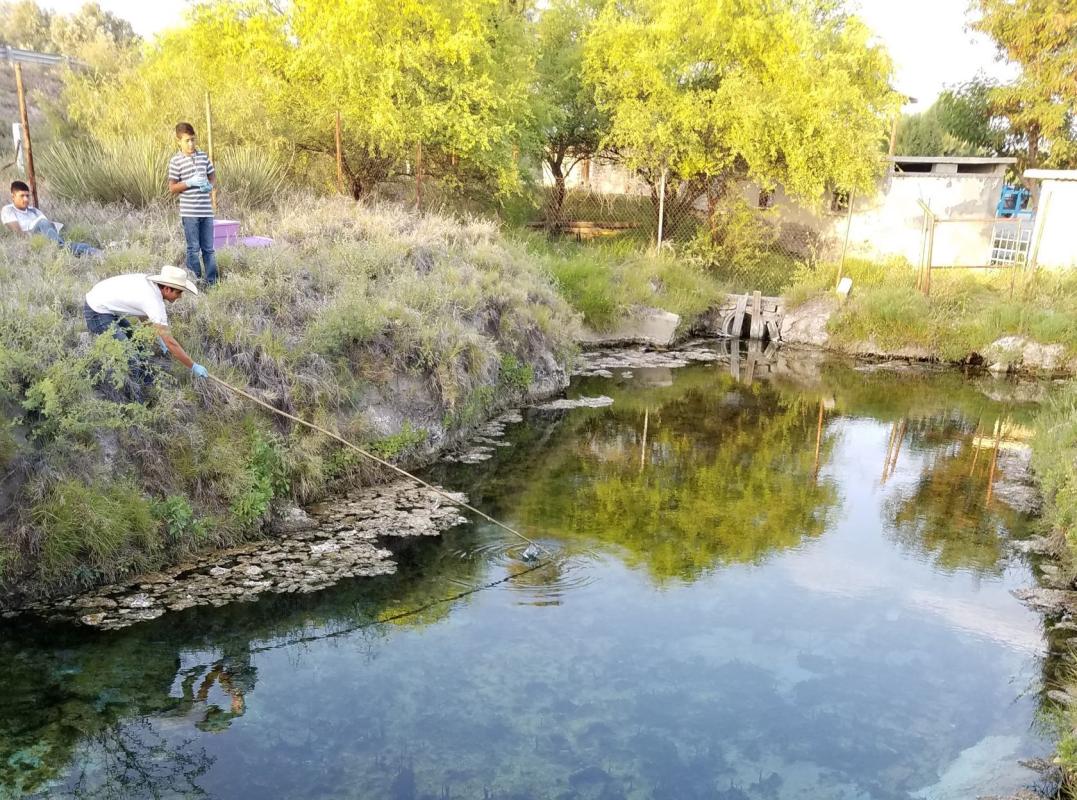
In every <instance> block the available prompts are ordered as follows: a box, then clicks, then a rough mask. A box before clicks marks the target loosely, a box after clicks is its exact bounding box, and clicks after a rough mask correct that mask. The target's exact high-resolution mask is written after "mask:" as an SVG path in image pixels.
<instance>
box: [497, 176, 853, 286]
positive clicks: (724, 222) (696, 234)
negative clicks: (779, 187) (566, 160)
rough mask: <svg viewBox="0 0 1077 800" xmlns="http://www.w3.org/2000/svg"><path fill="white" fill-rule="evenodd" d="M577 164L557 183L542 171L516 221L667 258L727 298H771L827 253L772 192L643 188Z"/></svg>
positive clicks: (807, 223)
mask: <svg viewBox="0 0 1077 800" xmlns="http://www.w3.org/2000/svg"><path fill="white" fill-rule="evenodd" d="M581 163H582V166H580V165H579V164H578V165H576V166H574V168H573V169H572V170H571V171H570V172H569V174H568V175H566V176H562V177H560V178H559V177H557V176H554V175H552V174H551V173H550V172H549V169H548V168H547V170H546V171H545V172H544V174H543V176H542V180H541V182H536V183H537V185H536V186H535V188H534V189H533V190H532V191H531V192H530V194H529V195H528V198H527V210H526V213H525V214H524V215H522V216H519V215H518V217H517V219H518V220H520V221H522V224H524V225H526V227H528V228H529V229H531V230H535V231H541V232H544V233H545V234H546V235H548V236H550V237H554V238H558V239H562V240H570V241H574V242H578V243H580V244H581V245H587V246H594V247H616V248H618V249H621V250H637V251H639V252H644V251H647V252H652V253H653V252H658V251H662V252H675V253H677V254H678V255H680V256H683V257H688V258H691V259H693V260H696V261H697V262H699V263H700V264H701V265H703V266H704V268H706V269H707V270H708V271H710V272H711V273H712V274H714V275H715V276H716V277H718V278H719V279H720V280H722V281H723V282H724V283H726V284H727V285H728V286H729V288H730V291H733V292H750V291H756V290H758V291H762V292H763V293H764V294H777V293H778V292H780V291H781V289H782V288H783V287H784V286H787V285H788V284H789V282H790V281H791V280H792V279H793V278H794V276H795V275H796V274H797V273H798V271H799V270H803V269H806V268H807V269H810V268H814V266H815V265H816V264H817V263H818V262H819V261H820V259H821V258H825V257H828V255H829V254H830V253H832V252H834V251H835V242H834V241H833V237H827V236H826V235H823V234H820V233H819V228H820V226H819V225H817V224H812V221H811V220H810V219H809V218H808V217H809V216H810V215H809V214H807V213H806V212H804V211H803V210H802V209H799V208H794V206H793V205H792V204H791V203H790V202H789V201H788V200H787V199H786V198H784V197H780V196H779V197H775V193H773V192H765V191H762V190H759V189H758V188H757V187H754V186H752V185H744V186H740V185H737V186H733V187H726V190H725V191H724V192H722V193H720V194H718V193H716V192H714V191H713V187H708V186H706V185H693V184H686V183H673V182H666V181H664V180H663V179H662V178H661V176H660V177H659V180H657V181H653V182H648V181H647V180H645V179H644V178H642V177H640V176H638V175H635V174H633V173H631V172H629V171H628V170H627V169H625V168H624V167H623V166H621V165H618V164H614V163H610V162H591V163H588V162H581ZM708 189H710V191H708Z"/></svg>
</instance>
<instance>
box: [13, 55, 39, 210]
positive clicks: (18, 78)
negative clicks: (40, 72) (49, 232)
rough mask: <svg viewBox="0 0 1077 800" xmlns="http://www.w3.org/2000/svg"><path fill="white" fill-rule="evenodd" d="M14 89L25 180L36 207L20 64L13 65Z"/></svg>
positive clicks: (28, 124) (35, 176)
mask: <svg viewBox="0 0 1077 800" xmlns="http://www.w3.org/2000/svg"><path fill="white" fill-rule="evenodd" d="M15 90H16V91H17V92H18V95H19V120H20V121H21V122H22V147H23V151H24V152H25V153H26V180H27V183H29V184H30V196H31V197H32V198H33V201H34V208H37V175H36V174H35V173H34V147H33V143H32V142H31V141H30V117H29V115H28V114H27V113H26V90H25V89H24V88H23V85H22V64H16V65H15Z"/></svg>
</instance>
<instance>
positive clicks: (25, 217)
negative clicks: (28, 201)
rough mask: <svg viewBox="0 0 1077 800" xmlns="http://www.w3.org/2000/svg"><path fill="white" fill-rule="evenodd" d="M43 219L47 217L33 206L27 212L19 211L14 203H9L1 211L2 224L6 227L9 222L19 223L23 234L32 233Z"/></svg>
mask: <svg viewBox="0 0 1077 800" xmlns="http://www.w3.org/2000/svg"><path fill="white" fill-rule="evenodd" d="M43 219H45V215H44V214H42V213H41V212H40V211H38V210H37V209H36V208H34V207H33V206H27V207H26V210H25V211H19V209H17V208H15V205H14V204H13V203H8V204H7V205H6V206H4V208H3V210H0V222H2V223H3V224H4V225H7V224H8V223H9V222H17V223H19V228H20V229H22V232H23V233H29V232H30V231H32V230H33V229H34V226H35V225H37V223H39V222H40V221H41V220H43Z"/></svg>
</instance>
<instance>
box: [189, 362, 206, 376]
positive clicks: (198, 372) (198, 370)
mask: <svg viewBox="0 0 1077 800" xmlns="http://www.w3.org/2000/svg"><path fill="white" fill-rule="evenodd" d="M191 373H192V374H193V375H194V376H195V377H196V378H208V377H209V372H207V371H206V368H205V367H203V366H202V365H201V364H191Z"/></svg>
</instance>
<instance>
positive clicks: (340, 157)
mask: <svg viewBox="0 0 1077 800" xmlns="http://www.w3.org/2000/svg"><path fill="white" fill-rule="evenodd" d="M340 140H341V135H340V112H339V111H338V112H337V128H336V143H337V191H338V192H340V194H344V151H343V149H342V147H341V143H340Z"/></svg>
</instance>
